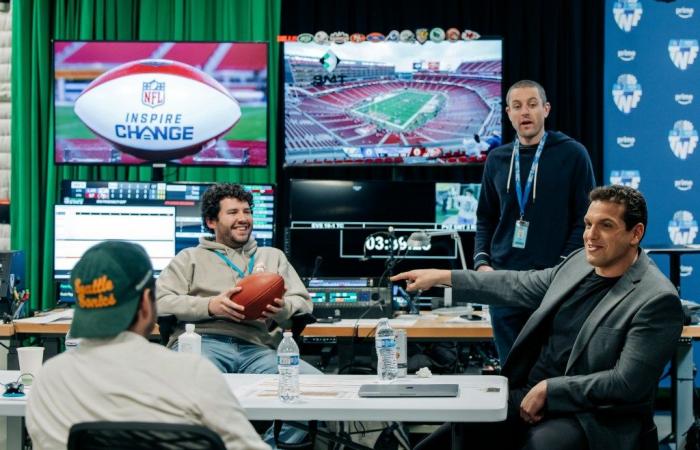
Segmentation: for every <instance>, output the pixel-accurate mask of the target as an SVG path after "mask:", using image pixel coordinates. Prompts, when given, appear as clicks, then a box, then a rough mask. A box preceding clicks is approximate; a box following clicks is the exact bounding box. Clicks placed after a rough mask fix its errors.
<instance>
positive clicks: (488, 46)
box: [282, 38, 503, 166]
mask: <svg viewBox="0 0 700 450" xmlns="http://www.w3.org/2000/svg"><path fill="white" fill-rule="evenodd" d="M502 46H503V43H502V40H501V39H487V38H482V39H479V40H472V41H456V42H453V41H447V40H445V41H442V42H432V41H428V42H425V43H424V44H418V43H417V42H413V43H407V42H390V41H384V42H369V41H365V42H361V43H355V42H348V43H344V44H342V45H341V44H336V43H330V44H325V45H322V44H317V43H314V42H309V43H302V42H284V44H283V47H282V51H283V55H284V97H283V98H284V149H285V157H284V158H285V159H284V162H285V164H286V165H288V166H300V165H301V166H304V165H336V164H342V165H348V164H355V165H360V164H361V165H367V164H372V165H381V164H384V165H386V164H399V165H415V164H419V165H445V164H448V165H455V164H467V163H474V162H481V161H484V159H485V157H486V152H487V151H488V150H489V148H490V147H492V145H493V142H495V141H498V142H500V139H501V136H502V134H501V121H502V119H501V117H502V107H501V97H502Z"/></svg>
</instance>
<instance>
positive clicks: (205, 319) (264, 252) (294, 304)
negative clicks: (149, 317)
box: [156, 237, 312, 347]
mask: <svg viewBox="0 0 700 450" xmlns="http://www.w3.org/2000/svg"><path fill="white" fill-rule="evenodd" d="M213 250H218V251H224V252H225V254H226V256H227V257H228V258H229V259H230V260H231V262H233V264H235V265H236V266H237V267H239V268H240V269H241V270H243V269H245V272H246V274H247V273H248V272H247V269H248V266H249V263H250V258H251V257H254V258H255V260H254V266H255V267H260V266H264V271H265V272H273V273H278V274H280V275H281V276H282V277H283V278H284V283H285V286H286V288H287V292H286V293H285V295H284V308H283V309H282V311H280V312H279V313H277V315H275V316H274V320H275V322H277V323H278V324H280V326H282V327H287V328H288V327H289V322H288V319H289V318H290V317H291V316H293V315H295V314H304V313H310V312H311V311H312V303H311V299H310V297H309V293H308V292H307V291H306V288H305V287H304V284H303V283H302V281H301V279H300V278H299V275H297V273H296V271H295V270H294V268H293V267H292V266H291V264H289V261H287V258H286V257H285V255H284V253H282V252H281V251H280V250H278V249H276V248H272V247H258V244H257V242H256V241H255V239H252V238H251V239H250V240H249V241H248V242H247V243H246V244H245V245H244V246H243V247H241V248H235V249H234V248H230V247H227V246H225V245H223V244H219V243H218V242H215V241H214V240H213V237H200V238H199V245H198V246H197V247H191V248H187V249H185V250H183V251H181V252H180V253H178V254H177V256H175V258H173V259H172V260H171V261H170V264H168V266H167V267H166V268H165V269H164V270H163V272H161V274H160V276H159V277H158V280H157V282H156V298H157V299H158V313H159V314H173V315H175V316H176V317H177V319H178V322H179V323H178V327H177V329H176V330H175V332H174V333H173V335H172V337H171V338H170V342H169V343H168V345H169V346H172V345H173V344H174V342H175V341H176V340H177V337H178V336H179V335H180V334H182V333H183V332H184V331H185V329H184V322H188V323H196V324H197V326H196V331H197V333H199V334H219V335H224V336H233V337H237V338H240V339H243V340H245V341H247V342H251V343H254V344H259V345H267V346H270V347H273V346H274V345H276V344H277V342H279V336H278V335H279V329H277V332H276V333H269V332H268V331H267V325H266V324H265V323H264V322H261V321H258V320H245V321H243V322H240V323H237V322H234V321H232V320H230V319H224V318H220V317H210V316H209V300H210V299H211V298H212V297H215V296H216V295H218V294H220V293H222V292H225V291H227V290H229V289H231V288H232V287H234V286H235V285H236V283H238V281H239V280H240V276H239V275H238V273H236V272H235V271H234V270H233V269H232V268H230V267H229V266H228V265H226V263H225V262H224V261H223V260H222V259H221V258H220V257H219V256H217V255H216V254H215V253H214V251H213Z"/></svg>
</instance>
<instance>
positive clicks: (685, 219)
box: [668, 210, 698, 245]
mask: <svg viewBox="0 0 700 450" xmlns="http://www.w3.org/2000/svg"><path fill="white" fill-rule="evenodd" d="M697 235H698V222H697V221H696V220H695V219H693V214H692V213H691V212H690V211H683V210H681V211H676V212H675V213H673V219H671V220H670V221H669V222H668V236H669V237H670V238H671V242H673V244H674V245H689V244H692V243H693V241H694V240H695V237H696V236H697Z"/></svg>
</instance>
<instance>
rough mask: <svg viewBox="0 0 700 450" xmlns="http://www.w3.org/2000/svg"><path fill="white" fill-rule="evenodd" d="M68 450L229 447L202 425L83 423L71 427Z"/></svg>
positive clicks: (223, 449)
mask: <svg viewBox="0 0 700 450" xmlns="http://www.w3.org/2000/svg"><path fill="white" fill-rule="evenodd" d="M68 450H226V446H225V445H224V442H223V441H222V440H221V438H220V437H219V435H217V434H216V433H214V432H213V431H211V430H210V429H209V428H206V427H204V426H201V425H187V424H175V423H156V422H153V423H151V422H84V423H78V424H75V425H73V426H72V427H71V429H70V433H69V435H68Z"/></svg>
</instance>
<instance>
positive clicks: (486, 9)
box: [277, 0, 605, 222]
mask: <svg viewBox="0 0 700 450" xmlns="http://www.w3.org/2000/svg"><path fill="white" fill-rule="evenodd" d="M604 14H605V12H604V2H603V1H602V0H593V1H590V0H461V1H459V0H426V1H423V2H420V3H416V2H408V1H400V0H373V1H368V0H352V1H345V0H336V1H320V0H283V1H282V20H281V24H280V34H288V35H297V34H300V33H305V32H308V33H315V32H316V31H318V30H323V31H326V32H327V33H329V34H330V33H331V32H333V31H339V30H341V31H345V32H348V33H350V34H352V33H354V32H360V33H365V34H367V33H370V32H373V31H378V32H381V33H383V34H386V33H388V32H389V31H390V30H394V29H396V30H399V31H401V30H403V29H411V30H414V31H415V29H416V28H428V29H430V28H433V27H441V28H443V29H447V28H450V27H456V28H459V29H460V30H464V29H471V30H474V31H476V32H478V33H480V34H481V35H482V36H501V37H502V38H503V43H504V50H503V86H504V93H503V94H504V97H505V91H506V90H507V88H508V86H510V85H511V84H513V83H515V82H516V81H518V80H521V79H532V80H536V81H538V82H540V83H541V84H542V85H543V86H544V88H545V90H546V91H547V97H548V100H549V102H550V103H551V104H552V111H551V113H550V115H549V118H548V119H547V123H546V127H547V128H548V129H552V130H558V131H562V132H564V133H566V134H568V135H569V136H572V137H573V138H575V139H576V140H578V141H579V142H581V143H582V144H583V145H585V146H586V148H587V149H588V151H589V153H590V155H591V159H592V161H593V167H594V169H595V172H596V181H597V183H598V184H604V180H603V179H602V164H603V163H602V156H603V155H602V142H603V136H602V133H603V121H602V116H603V113H602V97H603V95H602V89H603V86H602V80H603V38H604V36H603V25H604ZM280 67H282V64H280ZM280 76H282V74H281V73H280ZM280 98H282V96H280ZM504 103H505V102H504ZM279 127H280V129H279V130H278V132H280V133H281V132H282V129H281V127H283V124H282V121H279ZM503 127H504V130H503V132H504V134H503V137H504V141H508V140H512V139H513V137H514V133H513V129H512V127H511V126H510V122H509V121H508V117H507V116H506V115H505V113H504V115H503ZM280 136H281V135H280ZM279 142H280V143H282V142H283V139H280V140H279ZM280 151H282V146H280ZM283 159H284V158H283V157H282V156H281V155H280V157H279V158H278V161H279V164H280V166H279V167H278V169H279V170H278V171H277V173H278V183H279V186H280V188H281V190H282V191H286V189H285V186H286V182H287V180H288V179H290V178H322V179H323V178H326V179H328V178H330V179H336V178H337V179H389V180H416V179H424V180H435V181H462V182H474V181H476V182H478V181H480V180H481V172H482V168H483V166H482V165H468V166H457V167H330V168H329V167H323V168H321V167H308V168H301V167H290V168H285V169H282V162H283ZM282 197H283V198H281V200H282V201H281V203H280V204H281V211H280V212H281V213H282V215H281V217H282V222H284V219H285V215H286V213H287V212H286V210H285V206H286V204H287V201H286V199H284V195H283V196H282ZM399 201H400V200H399ZM405 201H406V203H407V207H408V205H410V199H405Z"/></svg>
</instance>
